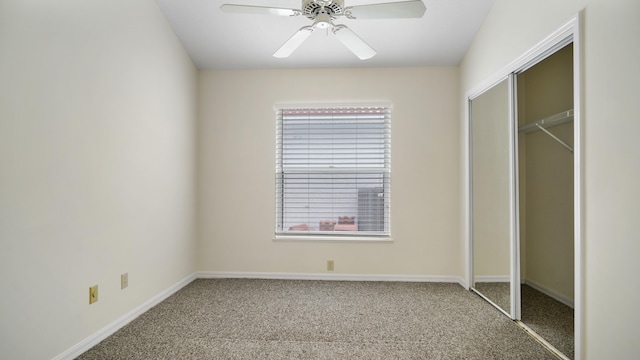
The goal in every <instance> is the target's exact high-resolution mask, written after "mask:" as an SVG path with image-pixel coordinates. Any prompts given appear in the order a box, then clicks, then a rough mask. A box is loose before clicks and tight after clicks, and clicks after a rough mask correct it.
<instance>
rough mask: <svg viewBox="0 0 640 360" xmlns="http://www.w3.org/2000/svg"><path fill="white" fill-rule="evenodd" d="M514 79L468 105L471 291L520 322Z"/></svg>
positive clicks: (500, 83) (484, 93) (499, 84)
mask: <svg viewBox="0 0 640 360" xmlns="http://www.w3.org/2000/svg"><path fill="white" fill-rule="evenodd" d="M510 79H511V78H510V77H509V78H505V79H503V80H502V81H500V82H499V83H497V84H496V85H494V86H492V87H491V88H490V89H488V90H486V91H485V92H483V93H481V94H480V95H478V96H477V97H474V98H472V99H471V100H470V101H469V110H470V123H469V128H470V142H471V146H470V165H471V166H470V167H471V171H470V173H471V179H470V181H471V189H470V190H471V191H470V195H471V207H470V208H471V214H470V223H471V229H472V230H471V239H472V262H473V266H472V267H473V279H472V289H473V290H474V291H475V292H477V293H478V294H479V295H481V296H482V297H484V298H485V299H486V300H488V301H490V302H491V303H492V304H494V305H495V306H496V307H498V308H499V309H501V310H502V311H504V312H505V313H506V314H507V315H509V316H510V317H511V318H514V319H515V314H514V311H513V305H514V303H513V299H512V294H513V293H514V292H515V291H516V289H515V288H514V287H513V286H512V281H511V278H512V275H513V274H512V266H511V261H512V256H511V251H512V243H513V241H512V234H513V221H512V217H511V212H512V201H513V200H512V198H513V195H512V193H513V186H512V182H513V180H512V179H513V178H514V177H513V176H512V171H513V170H512V169H513V165H512V156H511V153H512V145H511V144H512V140H511V139H512V137H511V135H510V134H511V129H512V126H511V115H510V114H511V108H512V105H511V95H510V93H511V91H510V89H511V86H510V81H511V80H510Z"/></svg>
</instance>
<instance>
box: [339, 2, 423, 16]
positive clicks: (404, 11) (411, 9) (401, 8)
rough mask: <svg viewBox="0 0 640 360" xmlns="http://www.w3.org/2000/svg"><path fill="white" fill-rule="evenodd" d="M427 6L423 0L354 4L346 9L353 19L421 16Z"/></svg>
mask: <svg viewBox="0 0 640 360" xmlns="http://www.w3.org/2000/svg"><path fill="white" fill-rule="evenodd" d="M425 10H427V8H426V7H425V6H424V3H423V2H422V0H411V1H401V2H390V3H382V4H369V5H360V6H353V7H350V8H346V9H345V13H346V14H347V17H348V18H352V19H398V18H420V17H422V15H424V12H425Z"/></svg>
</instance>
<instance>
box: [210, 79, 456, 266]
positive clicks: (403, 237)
mask: <svg viewBox="0 0 640 360" xmlns="http://www.w3.org/2000/svg"><path fill="white" fill-rule="evenodd" d="M457 74H458V69H457V68H456V67H436V68H402V69H394V68H388V69H324V70H255V71H203V72H201V73H200V78H199V80H200V81H199V98H200V103H199V104H200V105H199V118H200V124H199V130H198V134H199V156H200V158H199V162H200V164H201V168H200V170H201V172H200V174H199V180H200V182H199V192H198V194H199V212H198V213H199V224H200V225H199V239H200V240H199V241H200V243H199V247H198V249H199V251H198V269H199V270H203V271H228V272H276V273H293V274H317V273H325V272H326V260H327V259H333V260H335V271H334V272H333V273H335V274H368V275H376V274H377V275H398V274H402V275H404V274H406V275H426V276H437V275H442V276H456V277H460V276H462V270H461V269H462V263H461V258H460V257H459V255H458V254H459V253H460V252H461V248H460V243H459V241H458V239H459V238H460V236H461V230H460V229H459V227H458V223H459V216H460V200H459V196H460V195H459V192H458V188H459V186H460V185H459V183H460V180H461V174H460V172H459V166H458V159H459V156H460V153H459V152H460V150H459V147H458V141H459V139H458V134H459V131H460V130H459V126H460V125H459V123H458V121H457V117H458V110H457V101H458V98H459V96H460V95H459V92H458V87H457V84H458V78H457ZM344 101H347V102H353V101H355V102H357V101H391V102H392V103H393V111H392V130H391V133H392V140H391V154H392V163H391V169H392V176H391V184H392V185H391V198H392V200H391V206H392V213H391V235H392V238H393V240H394V241H393V243H354V242H348V243H347V242H343V243H335V242H330V243H320V242H278V241H273V236H274V226H275V220H274V206H275V205H274V204H275V203H274V202H275V198H274V190H275V188H274V186H275V185H274V179H275V174H274V170H275V112H274V104H277V103H307V102H344Z"/></svg>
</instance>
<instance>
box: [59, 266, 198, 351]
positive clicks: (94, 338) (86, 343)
mask: <svg viewBox="0 0 640 360" xmlns="http://www.w3.org/2000/svg"><path fill="white" fill-rule="evenodd" d="M195 279H196V273H193V274H191V275H189V276H187V277H185V278H184V279H182V280H180V281H178V282H177V283H175V284H174V285H172V286H171V287H169V288H168V289H166V290H164V291H163V292H161V293H159V294H158V295H156V296H154V297H152V298H151V299H149V300H148V301H145V302H144V303H142V304H141V305H139V306H138V307H136V308H134V309H133V310H131V311H129V312H128V313H126V314H125V315H123V316H121V317H120V318H118V319H117V320H115V321H114V322H112V323H110V324H109V325H107V326H105V327H104V328H102V329H100V330H98V331H97V332H95V333H94V334H92V335H90V336H89V337H87V338H85V339H84V340H82V341H80V342H79V343H78V344H76V345H74V346H73V347H71V348H70V349H68V350H67V351H65V352H63V353H62V354H60V355H58V356H56V357H55V358H53V360H67V359H68V360H71V359H75V358H76V357H78V356H80V355H81V354H82V353H84V352H85V351H87V350H89V349H91V348H92V347H94V346H95V345H97V344H98V343H99V342H101V341H102V340H104V339H106V338H108V337H109V336H111V335H112V334H113V333H115V332H116V331H118V330H120V329H121V328H122V327H124V326H125V325H127V324H128V323H130V322H131V321H133V320H134V319H135V318H137V317H138V316H140V315H142V314H143V313H145V312H146V311H147V310H149V309H151V308H152V307H154V306H156V305H158V304H159V303H161V302H162V301H164V300H165V299H166V298H168V297H169V296H171V295H173V294H174V293H176V292H177V291H178V290H180V289H182V288H183V287H185V286H186V285H187V284H189V283H190V282H192V281H193V280H195Z"/></svg>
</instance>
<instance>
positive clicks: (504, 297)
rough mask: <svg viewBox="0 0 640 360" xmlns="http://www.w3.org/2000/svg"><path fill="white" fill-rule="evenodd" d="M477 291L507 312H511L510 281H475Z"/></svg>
mask: <svg viewBox="0 0 640 360" xmlns="http://www.w3.org/2000/svg"><path fill="white" fill-rule="evenodd" d="M475 288H476V290H477V291H478V292H480V293H481V294H482V295H484V296H485V297H486V298H487V299H489V300H491V301H492V302H493V303H494V304H496V305H498V306H499V307H500V308H501V309H502V310H504V311H506V312H507V313H510V312H511V283H508V282H477V283H476V284H475Z"/></svg>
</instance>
